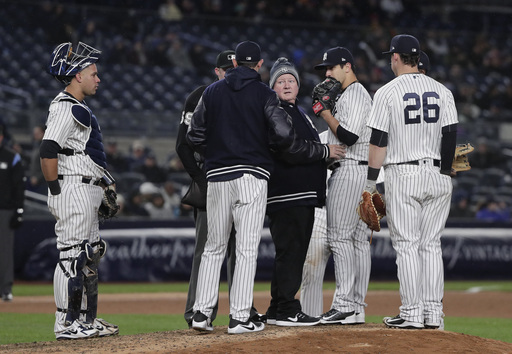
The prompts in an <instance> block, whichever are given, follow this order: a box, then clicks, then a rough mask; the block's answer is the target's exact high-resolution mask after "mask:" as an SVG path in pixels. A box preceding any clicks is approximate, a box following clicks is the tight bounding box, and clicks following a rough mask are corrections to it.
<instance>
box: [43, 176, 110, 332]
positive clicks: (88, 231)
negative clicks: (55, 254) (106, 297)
mask: <svg viewBox="0 0 512 354" xmlns="http://www.w3.org/2000/svg"><path fill="white" fill-rule="evenodd" d="M80 180H81V177H80ZM60 183H61V193H60V194H59V195H55V196H54V195H51V194H50V193H48V208H49V210H50V212H51V213H52V215H53V216H54V217H55V219H56V220H57V222H56V224H55V234H56V235H57V248H59V249H62V248H65V247H69V246H74V245H77V244H80V243H81V242H82V241H84V240H89V243H93V242H96V241H98V240H99V221H98V207H99V205H100V204H101V200H102V197H103V190H102V188H101V187H99V186H94V185H90V184H85V183H81V182H76V183H68V182H65V181H60ZM79 251H80V250H79V249H76V248H75V249H72V250H69V251H66V252H60V258H67V257H75V256H76V255H77V254H78V252H79ZM63 264H64V266H65V267H66V270H67V271H68V272H69V268H70V262H63ZM53 288H54V296H55V305H56V306H57V308H61V309H67V307H68V278H67V277H66V276H65V275H64V273H63V272H62V270H61V268H60V266H59V264H57V266H56V268H55V274H54V278H53ZM82 299H83V300H85V297H82ZM85 308H86V302H85V301H82V309H85ZM65 318H66V314H65V313H63V312H60V311H57V312H55V328H54V330H55V332H58V331H61V330H63V329H64V328H65V326H64V320H65Z"/></svg>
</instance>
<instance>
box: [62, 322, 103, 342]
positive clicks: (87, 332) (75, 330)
mask: <svg viewBox="0 0 512 354" xmlns="http://www.w3.org/2000/svg"><path fill="white" fill-rule="evenodd" d="M97 336H98V330H97V329H96V328H94V327H92V326H91V325H89V324H86V323H83V322H81V321H80V320H75V321H74V322H73V323H72V324H71V325H69V326H67V327H66V328H64V329H63V330H62V331H60V332H57V333H55V337H56V338H57V340H63V339H82V338H93V337H97Z"/></svg>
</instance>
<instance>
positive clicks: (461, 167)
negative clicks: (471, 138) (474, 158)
mask: <svg viewBox="0 0 512 354" xmlns="http://www.w3.org/2000/svg"><path fill="white" fill-rule="evenodd" d="M473 150H475V148H474V147H473V145H471V144H470V143H467V144H459V145H457V146H456V147H455V156H454V157H453V163H452V170H453V171H455V172H460V171H468V170H470V169H471V166H470V165H469V160H468V154H469V153H470V152H472V151H473Z"/></svg>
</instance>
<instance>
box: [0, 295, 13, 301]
mask: <svg viewBox="0 0 512 354" xmlns="http://www.w3.org/2000/svg"><path fill="white" fill-rule="evenodd" d="M2 300H3V301H5V302H11V301H12V294H11V293H5V294H2Z"/></svg>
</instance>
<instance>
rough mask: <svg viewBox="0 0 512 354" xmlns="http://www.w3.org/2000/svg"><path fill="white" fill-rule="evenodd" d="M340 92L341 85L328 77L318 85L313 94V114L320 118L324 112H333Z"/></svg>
mask: <svg viewBox="0 0 512 354" xmlns="http://www.w3.org/2000/svg"><path fill="white" fill-rule="evenodd" d="M340 92H341V83H340V82H339V81H338V80H336V79H333V78H332V77H328V78H327V79H325V80H324V81H322V82H321V83H319V84H318V85H316V86H315V88H314V89H313V93H312V94H311V97H312V98H313V112H315V114H316V115H317V116H319V115H320V113H322V111H325V110H329V111H330V110H332V109H333V107H334V103H335V102H336V97H337V96H338V94H339V93H340Z"/></svg>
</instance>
